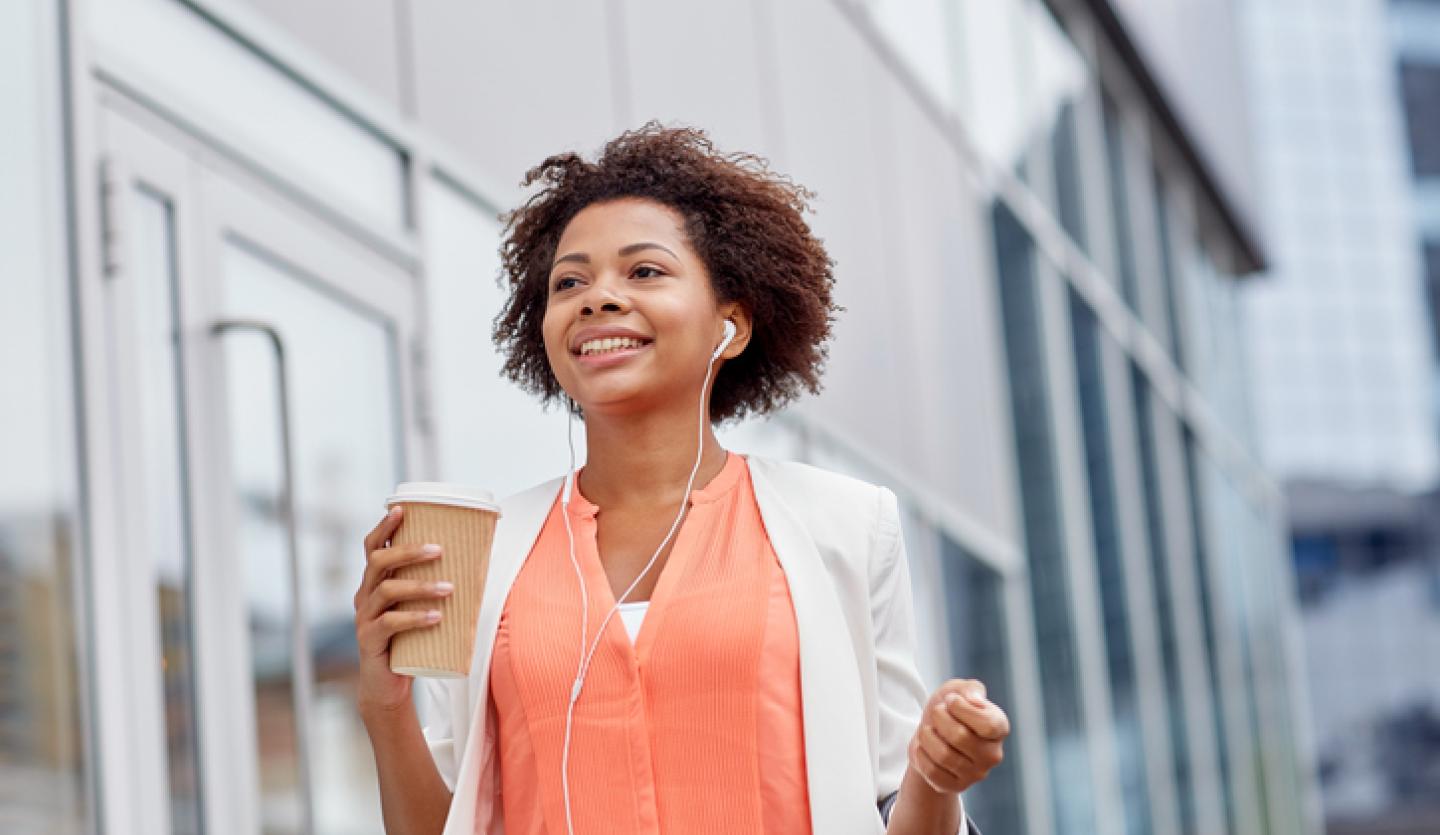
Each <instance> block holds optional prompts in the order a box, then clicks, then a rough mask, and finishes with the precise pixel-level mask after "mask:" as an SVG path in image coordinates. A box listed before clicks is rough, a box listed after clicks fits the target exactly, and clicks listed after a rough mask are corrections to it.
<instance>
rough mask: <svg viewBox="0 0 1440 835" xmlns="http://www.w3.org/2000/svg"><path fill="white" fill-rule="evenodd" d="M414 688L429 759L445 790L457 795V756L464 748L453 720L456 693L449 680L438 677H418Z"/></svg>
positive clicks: (458, 766) (458, 763)
mask: <svg viewBox="0 0 1440 835" xmlns="http://www.w3.org/2000/svg"><path fill="white" fill-rule="evenodd" d="M412 686H413V688H414V692H415V711H416V715H417V716H418V717H419V719H420V730H421V732H422V733H423V734H424V735H425V745H426V746H428V747H429V749H430V757H431V759H433V760H435V767H436V768H437V769H438V770H439V771H440V779H442V780H444V781H445V787H446V788H448V789H449V790H450V791H451V792H454V791H455V782H456V780H457V779H458V778H459V775H460V762H459V756H458V754H459V751H460V746H461V745H462V743H460V742H457V741H456V739H455V727H454V726H455V722H454V720H453V719H452V700H453V699H454V695H455V694H454V691H453V690H452V688H451V687H450V686H448V685H447V682H446V680H443V679H435V678H426V677H416V679H415V683H414V685H412Z"/></svg>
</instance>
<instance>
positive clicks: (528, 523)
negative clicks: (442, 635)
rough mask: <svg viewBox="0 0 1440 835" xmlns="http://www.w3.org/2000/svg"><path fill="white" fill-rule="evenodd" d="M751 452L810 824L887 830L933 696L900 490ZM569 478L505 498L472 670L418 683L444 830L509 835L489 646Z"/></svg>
mask: <svg viewBox="0 0 1440 835" xmlns="http://www.w3.org/2000/svg"><path fill="white" fill-rule="evenodd" d="M746 459H747V460H748V462H749V464H750V475H751V481H752V483H753V484H754V489H755V498H756V502H757V504H758V505H759V507H760V515H761V518H762V519H763V520H764V523H765V529H766V531H767V533H768V534H769V537H770V543H771V545H772V546H773V547H774V549H775V554H776V556H777V557H778V558H779V561H780V565H781V567H782V568H783V569H784V571H785V576H786V579H787V580H788V582H789V586H790V598H791V601H792V604H793V606H794V609H795V621H796V626H797V630H798V634H799V645H800V689H801V704H802V707H803V710H804V719H803V723H804V731H805V766H806V777H807V779H808V786H809V795H810V820H811V829H812V831H813V832H815V833H816V835H876V834H877V833H883V832H884V831H885V824H884V822H883V821H882V820H881V817H880V813H879V811H878V808H877V804H878V803H879V802H881V801H883V800H884V799H885V798H886V797H887V796H888V795H889V794H890V793H892V792H894V791H896V790H898V789H899V787H900V779H901V777H902V776H903V775H904V773H905V769H906V764H907V748H908V745H909V743H910V738H911V737H912V736H913V735H914V733H915V729H916V727H917V726H918V723H919V721H920V713H921V711H922V710H923V709H924V705H925V701H926V699H927V698H928V697H929V694H928V692H927V691H926V688H925V685H924V684H923V683H922V682H921V680H920V675H919V673H918V671H917V670H916V667H915V621H914V613H913V611H912V609H911V593H910V573H909V568H908V566H907V563H906V557H905V545H904V540H903V538H902V536H901V531H900V515H899V508H898V506H897V503H896V500H895V494H894V493H892V492H891V491H890V490H889V489H887V488H885V487H877V486H876V485H873V484H867V483H866V482H863V481H860V480H857V479H854V478H850V477H848V476H843V475H839V474H837V473H831V472H828V471H825V470H821V469H818V468H816V467H812V466H809V465H807V464H800V463H796V462H790V461H779V460H772V459H767V458H763V457H760V456H756V455H747V456H746ZM563 482H564V479H563V477H560V478H556V479H553V480H551V481H548V482H545V483H544V484H540V485H538V486H536V487H532V488H530V489H529V490H526V491H523V492H521V493H517V494H516V495H514V496H512V497H510V498H508V499H506V500H504V501H503V502H501V519H500V522H499V525H498V526H497V527H496V531H495V542H494V546H493V548H492V551H491V558H490V570H489V577H488V578H487V582H486V587H485V593H484V596H483V598H482V601H481V604H480V617H479V625H478V626H477V632H476V636H475V654H474V656H473V658H472V659H471V662H470V675H469V677H468V678H455V679H436V678H423V679H418V680H417V681H416V683H415V686H416V687H417V688H418V689H419V693H418V697H417V701H418V707H419V711H420V718H421V723H422V727H423V729H424V733H425V739H426V742H427V743H428V745H429V747H430V753H431V755H432V756H433V757H434V759H435V764H436V766H437V767H438V768H439V770H440V775H441V777H442V778H444V780H445V785H446V786H448V787H449V788H450V790H451V791H452V792H454V796H453V798H452V800H451V804H450V812H449V815H448V817H447V818H446V822H445V835H471V833H476V832H483V833H487V834H488V835H502V834H503V833H504V831H505V827H504V823H503V817H504V816H503V814H502V812H501V808H500V802H499V791H500V779H499V763H498V760H497V757H496V733H495V729H496V727H497V726H496V721H495V715H494V706H493V705H492V704H491V703H490V698H489V695H490V651H491V649H492V646H493V644H494V641H495V631H496V629H497V627H498V624H499V621H500V610H501V608H502V607H503V606H504V604H505V598H506V596H507V595H508V594H509V591H510V587H511V584H512V583H514V581H515V577H516V575H518V574H519V571H520V566H521V564H522V563H523V562H524V561H525V558H526V556H527V555H528V554H529V553H530V549H531V546H532V545H533V544H534V542H535V540H536V538H537V537H538V536H539V534H540V529H541V527H542V526H543V525H544V522H545V519H546V517H547V516H548V515H549V513H550V510H551V507H552V506H553V504H554V502H555V499H556V496H557V495H558V493H559V490H560V488H561V485H562V484H563ZM477 719H480V720H482V721H476V720H477ZM556 779H559V775H556ZM963 817H964V816H963V815H962V822H961V831H962V832H963V831H965V822H964V820H963Z"/></svg>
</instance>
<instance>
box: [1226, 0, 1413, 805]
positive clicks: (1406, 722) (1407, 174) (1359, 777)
mask: <svg viewBox="0 0 1440 835" xmlns="http://www.w3.org/2000/svg"><path fill="white" fill-rule="evenodd" d="M1437 12H1440V7H1437V6H1436V5H1435V4H1434V3H1427V2H1413V1H1412V0H1344V2H1338V3H1332V4H1327V5H1326V6H1325V8H1323V9H1321V8H1320V7H1317V6H1315V5H1314V4H1310V3H1303V2H1292V1H1291V0H1256V2H1251V3H1247V4H1244V6H1243V14H1242V16H1241V20H1242V26H1241V28H1242V31H1243V33H1244V37H1243V43H1244V45H1245V49H1244V52H1245V59H1246V60H1245V65H1246V67H1247V75H1248V82H1249V87H1250V90H1251V97H1250V103H1251V112H1252V115H1253V119H1252V126H1253V128H1254V136H1255V143H1254V146H1255V152H1256V157H1257V160H1258V161H1259V163H1260V164H1259V165H1258V170H1259V171H1260V172H1261V173H1260V176H1259V177H1257V179H1258V180H1259V181H1261V182H1263V183H1264V184H1265V185H1264V188H1263V189H1262V193H1263V195H1264V198H1263V200H1262V201H1261V204H1262V205H1263V217H1264V222H1265V224H1266V226H1267V228H1268V230H1269V240H1270V242H1271V244H1272V246H1271V253H1272V262H1271V269H1270V270H1269V272H1268V274H1267V275H1266V276H1264V277H1263V278H1261V279H1258V280H1256V281H1254V282H1253V283H1252V289H1251V291H1250V292H1248V293H1247V294H1246V298H1245V316H1246V319H1247V328H1246V335H1247V337H1248V347H1249V350H1250V353H1251V355H1252V356H1253V357H1254V360H1255V362H1254V369H1255V383H1256V385H1255V391H1256V409H1255V411H1256V415H1257V418H1258V423H1259V426H1260V435H1261V448H1262V450H1263V456H1262V457H1263V458H1264V460H1265V461H1266V464H1267V465H1268V466H1269V467H1270V469H1271V470H1272V471H1273V472H1274V473H1275V474H1276V476H1277V478H1278V480H1280V482H1281V483H1282V489H1283V491H1284V493H1285V496H1286V505H1287V516H1288V520H1289V525H1290V539H1291V549H1292V553H1293V558H1294V563H1295V571H1296V575H1297V577H1296V579H1297V583H1298V589H1299V593H1300V602H1301V612H1302V623H1303V631H1304V636H1305V641H1304V643H1305V647H1306V652H1305V658H1306V669H1307V671H1308V674H1307V675H1308V680H1309V685H1308V690H1309V692H1310V698H1311V703H1312V707H1313V710H1312V718H1313V722H1314V734H1313V736H1314V740H1315V757H1316V767H1317V769H1318V773H1319V780H1320V788H1321V796H1322V797H1323V801H1324V804H1323V805H1324V817H1325V821H1326V827H1327V830H1328V831H1330V832H1332V833H1350V832H1354V833H1360V832H1364V833H1411V832H1416V833H1418V832H1432V831H1435V830H1436V829H1437V828H1440V733H1437V729H1440V537H1437V536H1436V529H1435V524H1434V521H1433V520H1434V518H1435V516H1436V510H1437V509H1440V505H1437V504H1436V496H1437V493H1436V488H1437V476H1440V472H1437V452H1436V450H1437V439H1440V434H1437V426H1440V420H1437V419H1440V412H1437V403H1440V401H1437V398H1436V395H1437V391H1440V389H1437V386H1436V379H1437V373H1440V365H1437V362H1436V358H1437V356H1440V353H1437V350H1436V344H1437V343H1436V334H1437V333H1440V330H1437V328H1436V327H1435V322H1436V318H1435V317H1436V311H1437V309H1440V308H1437V306H1436V302H1437V300H1440V293H1437V287H1440V257H1437V253H1440V248H1437V241H1440V222H1437V221H1440V201H1437V195H1440V192H1437V191H1436V183H1437V179H1436V177H1437V174H1440V166H1437V160H1440V157H1437V147H1440V145H1437V138H1440V134H1437V133H1436V130H1435V126H1436V120H1437V118H1440V84H1437V79H1440V14H1437Z"/></svg>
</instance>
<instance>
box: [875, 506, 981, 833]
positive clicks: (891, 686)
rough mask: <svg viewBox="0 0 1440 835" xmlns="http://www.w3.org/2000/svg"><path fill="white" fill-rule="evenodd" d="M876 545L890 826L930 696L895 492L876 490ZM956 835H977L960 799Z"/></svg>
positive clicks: (883, 780)
mask: <svg viewBox="0 0 1440 835" xmlns="http://www.w3.org/2000/svg"><path fill="white" fill-rule="evenodd" d="M878 492H879V495H878V497H877V501H878V505H879V507H878V510H877V513H876V516H877V521H876V526H875V542H874V546H873V549H872V551H871V558H870V617H871V620H872V622H873V624H874V639H875V689H876V701H877V702H878V704H879V708H880V752H879V760H880V762H879V796H878V797H877V798H876V799H875V800H876V804H877V806H878V807H879V809H880V812H881V818H882V819H883V820H884V821H885V823H886V824H887V825H888V824H889V822H890V811H891V809H893V808H894V806H895V803H896V801H897V799H898V792H899V789H900V781H901V779H902V778H903V777H904V776H905V770H906V768H907V767H908V765H909V761H910V756H909V747H910V739H911V737H913V736H914V734H915V729H916V728H917V727H919V725H920V714H921V712H922V711H924V709H925V702H926V701H928V700H929V698H930V693H929V691H928V690H927V689H926V687H925V683H924V682H923V681H922V680H921V679H920V672H919V670H918V669H917V668H916V666H915V656H916V651H915V650H916V642H915V610H914V602H913V595H912V593H911V589H910V565H909V558H908V557H907V556H906V553H905V536H904V533H903V532H902V531H901V528H900V504H899V501H897V500H896V498H895V493H894V491H892V490H890V488H888V487H880V488H879V491H878ZM957 831H958V832H959V833H960V835H966V833H970V835H979V830H978V829H975V828H974V827H973V826H971V825H970V824H969V821H968V818H967V816H966V814H965V804H964V800H963V798H962V800H961V804H960V828H959V830H957Z"/></svg>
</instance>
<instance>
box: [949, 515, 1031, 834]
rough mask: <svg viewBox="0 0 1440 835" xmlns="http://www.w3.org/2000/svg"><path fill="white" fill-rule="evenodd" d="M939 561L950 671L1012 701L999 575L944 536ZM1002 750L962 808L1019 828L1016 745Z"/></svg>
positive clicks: (992, 826)
mask: <svg viewBox="0 0 1440 835" xmlns="http://www.w3.org/2000/svg"><path fill="white" fill-rule="evenodd" d="M940 562H941V569H942V574H943V576H944V583H945V604H946V606H945V611H946V613H947V620H948V625H949V631H950V665H951V669H950V672H951V675H952V676H953V677H957V678H976V679H979V680H981V681H983V682H985V690H986V692H987V693H989V695H990V698H991V700H993V701H994V702H995V703H996V704H998V705H1001V706H1002V707H1003V706H1007V705H1013V704H1015V700H1014V684H1013V681H1012V679H1011V675H1010V636H1009V634H1008V633H1007V632H1006V630H1005V622H1006V621H1005V608H1004V599H1005V598H1004V588H1003V584H1004V580H1003V578H1002V577H1001V576H1000V575H999V574H997V573H996V572H995V570H994V569H991V568H989V567H988V566H986V565H985V564H984V563H982V562H980V561H979V560H977V559H975V557H973V556H971V555H970V554H969V553H967V552H966V551H965V550H964V549H963V548H961V547H960V546H959V545H956V544H955V543H954V542H952V541H951V540H950V539H949V538H948V537H943V536H942V537H941V554H940ZM1021 732H1022V733H1023V731H1021ZM1005 750H1006V753H1005V762H1003V763H1001V764H1000V765H999V766H998V767H997V768H995V769H994V770H993V771H991V772H990V776H989V777H987V778H986V779H985V781H984V782H982V783H980V784H979V785H977V786H975V787H974V788H971V789H969V790H968V791H966V792H965V812H966V814H968V815H969V816H970V817H971V818H973V819H974V820H975V822H976V823H978V824H981V825H982V826H983V827H984V828H985V830H986V831H989V832H1017V833H1018V832H1024V831H1025V807H1024V804H1023V803H1022V802H1021V794H1020V759H1019V754H1018V751H1019V748H1018V746H1016V745H1014V744H1013V743H1012V744H1009V745H1006V746H1005Z"/></svg>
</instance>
